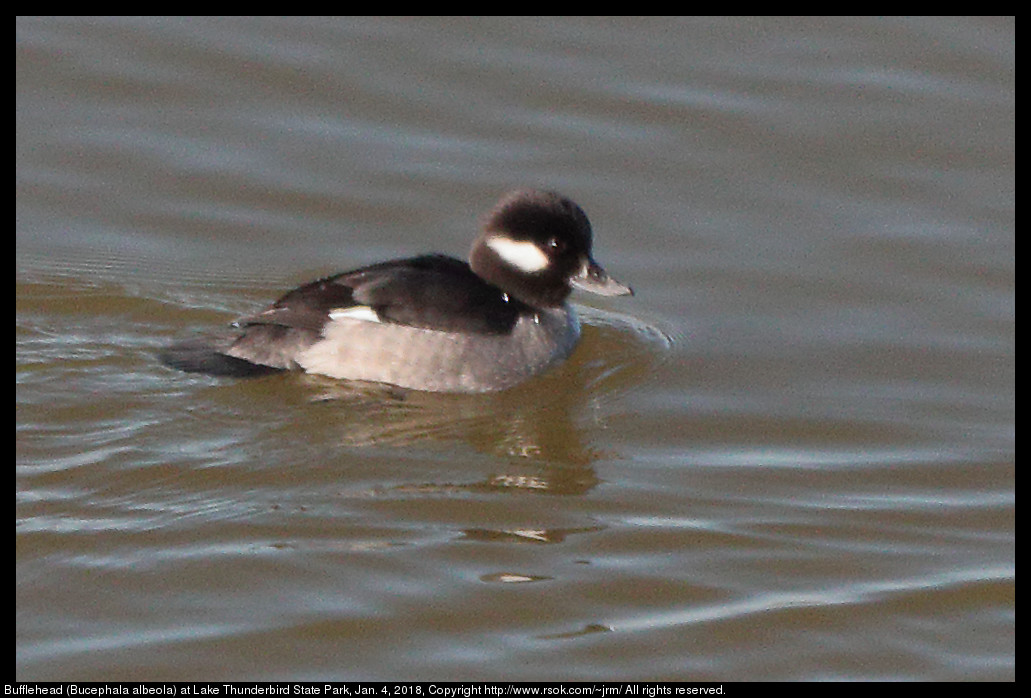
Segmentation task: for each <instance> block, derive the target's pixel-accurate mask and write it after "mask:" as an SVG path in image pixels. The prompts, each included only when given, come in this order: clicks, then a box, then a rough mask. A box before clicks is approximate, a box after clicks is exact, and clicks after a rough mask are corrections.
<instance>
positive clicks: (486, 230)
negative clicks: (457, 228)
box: [160, 189, 633, 393]
mask: <svg viewBox="0 0 1031 698" xmlns="http://www.w3.org/2000/svg"><path fill="white" fill-rule="evenodd" d="M592 245H593V233H592V230H591V224H590V221H589V220H588V218H587V214H586V213H584V210H583V209H582V208H581V207H580V206H579V205H577V204H576V203H574V202H573V201H572V200H571V199H570V198H568V197H567V196H564V195H562V194H559V193H557V192H553V191H543V190H537V189H519V190H515V191H511V192H508V193H507V194H505V195H504V196H503V197H502V198H501V199H500V200H499V201H498V202H497V204H496V205H495V206H494V208H493V209H492V210H491V211H490V212H489V213H488V214H487V215H486V216H485V217H484V218H483V220H482V224H481V226H480V231H479V234H478V236H477V237H476V239H475V241H474V242H473V245H472V248H471V250H470V252H469V259H468V262H466V261H462V260H459V259H456V258H454V257H450V256H446V255H443V254H423V255H419V256H415V257H408V258H404V259H394V260H390V261H385V262H380V263H377V264H372V265H369V266H364V267H361V268H358V269H353V270H351V271H345V272H342V273H338V274H333V275H331V276H326V277H323V278H320V279H317V280H315V281H312V282H310V283H307V284H304V285H302V286H299V287H298V288H295V289H293V290H291V291H289V292H287V293H285V294H284V295H283V296H282V297H280V298H279V299H278V300H277V301H275V302H274V303H272V304H271V305H269V306H268V307H267V308H265V309H264V310H262V311H260V312H258V313H256V314H253V315H248V316H245V317H241V318H239V319H237V320H236V321H234V322H233V323H231V325H230V326H229V327H228V328H226V330H224V331H222V332H219V333H216V334H214V335H210V334H209V335H206V336H201V337H196V338H191V339H188V340H185V341H180V342H177V343H175V344H172V345H171V346H169V347H167V348H165V349H164V350H163V351H162V352H161V354H160V359H161V361H162V362H163V363H164V364H165V365H167V366H169V367H172V368H175V369H179V370H181V371H186V372H191V373H203V374H209V375H214V376H232V377H253V376H260V375H267V374H269V373H279V372H284V371H303V372H305V373H310V374H316V375H321V376H327V377H330V378H334V379H340V380H345V381H360V382H364V383H378V384H387V385H391V386H397V387H400V388H408V389H413V390H420V391H428V392H442V393H483V392H494V391H500V390H506V389H508V388H511V387H514V386H516V385H518V384H520V383H523V382H524V381H526V380H528V379H530V378H533V377H535V376H538V375H539V374H541V373H544V372H545V371H547V370H548V369H550V368H552V367H553V366H555V365H557V364H559V363H561V362H562V361H564V360H565V359H567V358H568V357H569V356H570V354H572V352H573V349H574V348H575V347H576V345H577V342H578V340H579V338H580V321H579V319H578V317H577V314H576V312H575V310H574V309H573V308H572V306H570V304H569V302H568V298H569V296H570V294H571V293H572V291H573V289H574V288H575V289H579V290H582V291H587V292H589V293H594V294H598V295H601V296H623V295H632V294H633V290H632V289H631V288H630V287H629V286H626V285H623V284H622V283H620V282H618V281H616V280H615V279H614V278H612V277H611V276H609V275H608V273H607V272H606V271H605V270H604V269H603V268H602V267H601V266H600V265H599V264H598V263H597V262H596V261H595V260H594V257H593V256H592Z"/></svg>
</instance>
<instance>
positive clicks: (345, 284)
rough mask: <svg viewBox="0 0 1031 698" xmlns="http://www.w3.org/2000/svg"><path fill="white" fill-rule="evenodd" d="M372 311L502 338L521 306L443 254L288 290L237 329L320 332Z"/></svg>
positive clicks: (384, 317) (399, 320)
mask: <svg viewBox="0 0 1031 698" xmlns="http://www.w3.org/2000/svg"><path fill="white" fill-rule="evenodd" d="M356 306H367V307H369V308H372V309H373V310H374V311H375V312H376V315H377V316H378V317H379V319H380V321H382V322H390V323H395V324H398V325H407V326H409V327H419V328H422V329H429V330H441V331H445V332H474V333H478V334H504V333H506V332H509V331H510V330H511V329H512V327H513V326H514V325H515V322H516V320H517V319H518V316H519V312H520V311H521V310H522V309H523V308H524V307H525V306H524V305H523V304H522V303H520V302H519V301H516V300H515V299H509V298H508V297H507V296H506V295H505V294H504V293H502V292H501V291H500V290H499V289H497V288H495V287H494V286H491V285H490V284H488V283H486V282H484V281H483V280H482V279H481V278H480V277H478V276H476V274H474V273H473V272H472V270H471V269H470V268H469V265H468V264H466V263H465V262H461V261H459V260H457V259H453V258H451V257H445V256H443V255H424V256H422V257H413V258H411V259H402V260H394V261H390V262H383V263H381V264H374V265H372V266H369V267H363V268H361V269H355V270H354V271H349V272H344V273H343V274H337V275H335V276H329V277H326V278H324V279H319V280H318V281H313V282H312V283H310V284H305V285H304V286H301V287H300V288H297V289H295V290H293V291H290V292H289V293H287V294H286V295H284V296H283V297H282V298H280V299H279V300H278V301H276V302H275V303H273V304H272V305H271V306H269V308H268V309H266V310H264V311H263V312H261V313H258V314H257V315H252V316H249V317H244V318H241V319H240V320H238V321H237V324H238V325H241V326H247V325H281V326H284V327H291V328H296V329H301V330H309V331H315V332H319V331H321V329H322V327H323V325H325V324H326V323H327V322H328V321H329V320H330V313H331V312H332V311H334V310H342V309H346V308H352V307H356Z"/></svg>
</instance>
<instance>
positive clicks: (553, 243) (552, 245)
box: [548, 238, 566, 252]
mask: <svg viewBox="0 0 1031 698" xmlns="http://www.w3.org/2000/svg"><path fill="white" fill-rule="evenodd" d="M548 249H549V250H551V251H552V252H565V250H566V243H565V242H564V241H562V240H559V239H558V238H549V239H548Z"/></svg>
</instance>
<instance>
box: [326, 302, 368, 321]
mask: <svg viewBox="0 0 1031 698" xmlns="http://www.w3.org/2000/svg"><path fill="white" fill-rule="evenodd" d="M329 319H330V320H344V319H347V320H361V321H363V322H380V319H379V315H377V314H376V311H375V310H373V309H372V308H370V307H369V306H367V305H354V306H351V307H350V308H334V309H333V310H330V311H329Z"/></svg>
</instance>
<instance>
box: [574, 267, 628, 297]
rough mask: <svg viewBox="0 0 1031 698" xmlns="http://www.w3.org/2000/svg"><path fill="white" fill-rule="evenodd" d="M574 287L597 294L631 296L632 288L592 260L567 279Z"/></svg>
mask: <svg viewBox="0 0 1031 698" xmlns="http://www.w3.org/2000/svg"><path fill="white" fill-rule="evenodd" d="M569 281H570V283H571V284H572V285H573V287H574V288H578V289H580V290H581V291H587V292H588V293H596V294H598V295H599V296H632V295H634V289H632V288H630V287H629V286H624V285H623V284H621V283H619V282H618V281H616V280H615V279H613V278H612V277H611V276H609V275H608V274H607V273H606V272H605V270H604V269H602V268H601V266H599V265H598V263H597V262H595V261H594V260H589V261H588V262H587V263H586V264H584V266H583V268H582V269H581V270H580V273H579V274H577V275H576V276H574V277H573V278H572V279H570V280H569Z"/></svg>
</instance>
